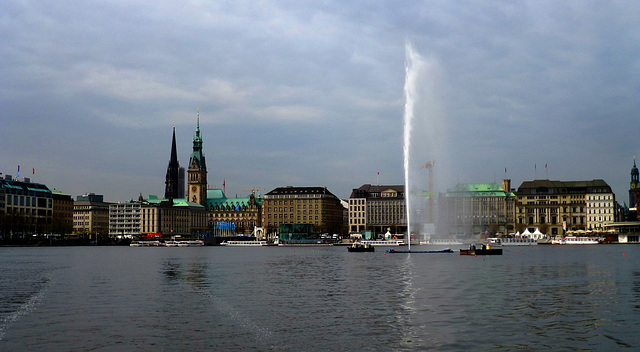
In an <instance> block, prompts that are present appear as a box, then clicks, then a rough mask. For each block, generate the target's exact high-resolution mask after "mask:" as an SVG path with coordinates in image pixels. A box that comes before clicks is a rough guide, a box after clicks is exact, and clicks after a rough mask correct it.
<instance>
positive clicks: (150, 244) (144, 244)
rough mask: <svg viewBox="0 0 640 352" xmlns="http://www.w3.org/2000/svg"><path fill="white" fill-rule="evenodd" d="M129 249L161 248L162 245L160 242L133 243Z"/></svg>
mask: <svg viewBox="0 0 640 352" xmlns="http://www.w3.org/2000/svg"><path fill="white" fill-rule="evenodd" d="M129 246H130V247H162V246H164V244H163V243H162V242H160V241H133V242H131V243H130V244H129Z"/></svg>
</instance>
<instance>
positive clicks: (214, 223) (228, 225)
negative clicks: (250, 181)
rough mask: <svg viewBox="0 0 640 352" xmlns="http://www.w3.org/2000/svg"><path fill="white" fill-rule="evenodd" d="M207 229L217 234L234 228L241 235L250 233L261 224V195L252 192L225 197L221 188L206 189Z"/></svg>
mask: <svg viewBox="0 0 640 352" xmlns="http://www.w3.org/2000/svg"><path fill="white" fill-rule="evenodd" d="M206 207H207V210H208V211H207V219H208V221H207V223H208V231H210V232H212V233H214V234H216V235H219V234H221V233H223V231H226V230H234V231H235V233H237V234H241V235H252V234H254V232H255V229H256V227H260V226H262V197H260V195H258V196H256V195H255V193H252V194H251V195H250V196H248V197H243V198H238V197H235V198H227V196H226V195H225V194H224V191H223V190H221V189H209V190H207V201H206Z"/></svg>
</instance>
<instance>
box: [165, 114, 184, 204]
mask: <svg viewBox="0 0 640 352" xmlns="http://www.w3.org/2000/svg"><path fill="white" fill-rule="evenodd" d="M181 169H182V168H181V167H180V163H179V162H178V149H177V148H176V125H173V138H172V140H171V156H170V158H169V165H168V166H167V175H166V177H165V182H164V185H165V187H164V198H166V199H173V198H182V197H184V169H182V170H181ZM181 172H182V176H181ZM181 188H182V191H181Z"/></svg>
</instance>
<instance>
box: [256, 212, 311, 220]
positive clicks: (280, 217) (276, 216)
mask: <svg viewBox="0 0 640 352" xmlns="http://www.w3.org/2000/svg"><path fill="white" fill-rule="evenodd" d="M316 214H318V212H317V211H316ZM309 215H310V216H309V220H313V219H312V217H313V216H312V215H311V214H309ZM300 216H301V215H298V220H300ZM302 217H303V219H302V220H307V217H306V216H305V215H302ZM273 218H274V219H293V218H294V215H293V214H273ZM267 219H271V214H268V215H267ZM316 220H318V216H317V215H316Z"/></svg>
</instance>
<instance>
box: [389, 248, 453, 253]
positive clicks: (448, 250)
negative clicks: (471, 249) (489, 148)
mask: <svg viewBox="0 0 640 352" xmlns="http://www.w3.org/2000/svg"><path fill="white" fill-rule="evenodd" d="M387 253H453V249H451V248H445V249H434V250H430V251H402V250H395V249H387Z"/></svg>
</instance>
